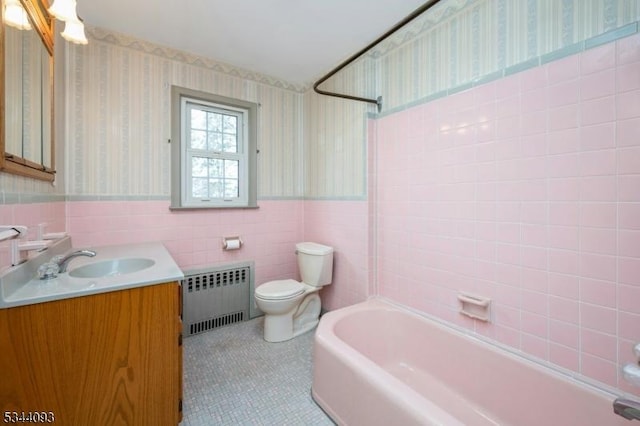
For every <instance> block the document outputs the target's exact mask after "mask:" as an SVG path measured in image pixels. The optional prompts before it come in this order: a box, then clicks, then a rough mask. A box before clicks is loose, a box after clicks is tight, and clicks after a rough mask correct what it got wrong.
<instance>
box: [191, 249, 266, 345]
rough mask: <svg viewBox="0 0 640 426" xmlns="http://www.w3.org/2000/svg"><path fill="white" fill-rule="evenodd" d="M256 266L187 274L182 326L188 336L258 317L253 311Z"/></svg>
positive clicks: (200, 270) (221, 268) (216, 267)
mask: <svg viewBox="0 0 640 426" xmlns="http://www.w3.org/2000/svg"><path fill="white" fill-rule="evenodd" d="M253 271H254V263H253V262H245V263H238V264H233V265H220V266H215V267H212V268H207V269H198V270H191V271H185V277H184V279H183V280H182V282H181V284H182V303H183V307H182V324H183V333H184V335H185V336H191V335H194V334H198V333H202V332H204V331H208V330H212V329H214V328H218V327H222V326H225V325H228V324H233V323H236V322H241V321H246V320H248V319H250V318H253V317H255V316H257V315H259V312H257V311H256V310H255V309H253V305H254V303H253V293H254V290H255V280H254V272H253Z"/></svg>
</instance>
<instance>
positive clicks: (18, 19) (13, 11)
mask: <svg viewBox="0 0 640 426" xmlns="http://www.w3.org/2000/svg"><path fill="white" fill-rule="evenodd" d="M3 20H4V23H5V24H7V25H9V26H10V27H14V28H17V29H19V30H30V29H31V23H30V22H29V16H28V15H27V12H26V11H25V10H24V8H23V7H22V5H21V4H20V2H19V1H18V0H5V2H4V14H3Z"/></svg>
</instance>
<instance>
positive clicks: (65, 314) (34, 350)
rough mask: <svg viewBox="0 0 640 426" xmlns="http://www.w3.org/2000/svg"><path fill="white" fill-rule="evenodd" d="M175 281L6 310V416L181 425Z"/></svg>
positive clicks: (1, 397) (0, 384) (1, 342)
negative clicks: (45, 414) (49, 415)
mask: <svg viewBox="0 0 640 426" xmlns="http://www.w3.org/2000/svg"><path fill="white" fill-rule="evenodd" d="M176 287H177V283H168V284H161V285H154V286H147V287H139V288H134V289H130V290H123V291H116V292H110V293H103V294H98V295H92V296H86V297H78V298H72V299H65V300H58V301H54V302H47V303H40V304H35V305H30V306H22V307H16V308H10V309H3V310H0V371H2V376H3V377H2V380H0V407H1V408H0V410H1V411H0V412H1V413H4V412H5V411H16V412H18V413H21V412H25V413H28V412H34V411H38V412H43V411H44V412H51V413H53V415H54V416H55V420H56V424H63V425H103V424H104V425H107V424H108V425H113V424H123V425H147V424H148V425H175V424H177V423H178V422H179V419H180V417H179V416H180V412H179V405H180V397H181V395H180V393H181V379H182V370H181V351H182V348H181V347H180V346H179V340H180V338H179V333H180V328H179V325H180V324H179V321H180V319H179V306H178V305H179V302H178V301H177V292H176Z"/></svg>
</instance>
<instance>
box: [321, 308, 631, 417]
mask: <svg viewBox="0 0 640 426" xmlns="http://www.w3.org/2000/svg"><path fill="white" fill-rule="evenodd" d="M313 354H314V359H313V362H314V365H313V384H312V396H313V398H314V400H315V401H316V403H317V404H318V405H320V407H322V409H323V410H324V411H325V412H326V413H327V414H328V415H329V416H330V417H331V418H332V419H333V420H334V421H335V422H336V423H338V424H339V425H355V426H360V425H368V426H369V425H403V426H406V425H446V426H456V425H517V426H529V425H531V426H540V425H550V426H554V425H594V426H603V425H610V426H615V425H630V423H629V422H628V421H627V420H625V419H624V418H622V417H620V416H618V415H616V414H614V413H613V409H612V402H613V400H614V399H615V398H616V395H614V394H610V393H608V392H605V391H603V390H600V389H598V388H595V387H593V386H590V385H587V384H585V383H582V382H578V381H577V380H575V379H572V378H571V377H569V376H567V375H564V374H562V373H560V372H557V371H555V370H552V369H551V368H548V367H545V366H542V365H540V364H538V363H535V362H533V361H531V360H528V359H526V358H524V357H522V356H519V355H516V354H513V353H511V352H509V351H507V350H504V349H501V348H499V347H497V346H495V345H491V344H488V343H485V342H483V341H480V340H478V339H476V338H474V337H471V336H469V335H467V334H464V333H461V332H460V331H457V330H456V329H454V328H451V327H448V326H444V325H442V324H440V323H438V322H436V321H433V320H430V319H427V318H425V317H423V316H419V315H417V314H414V313H412V312H410V311H408V310H404V309H402V308H399V307H396V306H394V305H392V304H390V303H389V302H387V301H385V300H384V299H370V300H368V301H366V302H363V303H360V304H357V305H353V306H350V307H347V308H343V309H339V310H336V311H332V312H329V313H327V314H325V315H324V316H323V317H322V319H321V321H320V324H319V326H318V329H317V331H316V334H315V340H314V352H313Z"/></svg>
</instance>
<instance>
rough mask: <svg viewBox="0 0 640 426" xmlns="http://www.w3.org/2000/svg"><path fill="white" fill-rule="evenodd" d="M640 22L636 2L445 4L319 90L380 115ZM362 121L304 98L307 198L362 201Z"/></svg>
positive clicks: (352, 112) (357, 114)
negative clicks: (378, 105) (364, 100)
mask: <svg viewBox="0 0 640 426" xmlns="http://www.w3.org/2000/svg"><path fill="white" fill-rule="evenodd" d="M639 19H640V2H638V1H637V0H443V1H441V2H440V3H439V4H438V5H436V6H434V7H433V8H432V9H431V10H429V11H428V12H426V13H425V14H423V15H421V16H420V17H418V18H417V19H415V20H414V21H412V22H411V23H409V24H408V25H406V26H405V27H404V28H403V29H401V30H400V31H398V32H397V33H396V34H394V35H393V36H392V37H390V38H388V39H387V40H385V41H384V42H382V43H381V44H379V45H378V46H376V47H375V48H374V49H373V50H372V51H370V52H369V53H368V54H366V55H365V56H363V57H362V58H361V59H360V60H358V61H356V62H355V63H354V64H352V65H351V66H350V68H349V69H347V70H345V71H341V72H340V73H339V74H337V75H336V76H334V77H332V79H330V80H329V81H328V82H327V83H328V84H326V85H323V86H322V88H323V89H330V88H331V85H334V86H335V87H336V90H338V91H340V92H342V93H347V94H351V95H356V96H364V97H369V98H377V97H378V96H382V104H383V107H382V115H385V114H388V113H390V112H393V111H397V110H399V109H404V108H407V107H409V106H412V105H414V104H416V103H420V102H424V101H428V100H431V99H437V98H441V97H444V96H447V95H450V94H452V93H456V92H459V91H462V90H466V89H469V88H471V87H473V86H474V85H478V84H482V83H485V82H487V81H490V80H495V79H497V78H501V77H504V76H507V75H509V74H512V73H515V72H519V71H523V70H526V69H529V68H532V67H534V66H538V65H540V64H543V63H546V62H550V61H553V60H556V59H559V58H562V57H565V56H567V55H571V54H574V53H578V52H581V51H583V50H585V49H588V48H591V47H594V46H596V45H598V44H602V43H607V42H610V41H612V40H615V39H616V38H620V37H624V36H625V35H628V34H631V33H633V32H636V31H637V25H638V24H637V21H638V20H639ZM369 79H370V80H369ZM365 82H368V83H370V84H367V83H365ZM329 83H330V84H329ZM367 112H369V113H375V112H376V111H375V106H367V105H361V104H359V103H357V102H352V101H342V100H334V99H330V98H326V97H321V96H319V95H316V94H315V93H313V92H312V91H310V90H309V91H307V93H305V150H306V151H305V152H306V154H307V155H306V161H305V179H306V186H305V195H306V196H307V197H308V198H344V197H347V198H349V197H353V198H358V197H366V185H364V184H362V185H361V182H363V181H364V179H365V165H366V157H365V155H362V156H358V155H357V154H356V153H360V152H362V153H363V154H364V152H365V145H366V135H365V130H364V125H363V124H362V119H363V117H364V115H365V114H366V113H367ZM348 123H351V124H348ZM345 146H348V147H349V149H348V150H346V151H347V155H350V156H345ZM355 174H357V177H356V176H354V175H355Z"/></svg>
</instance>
